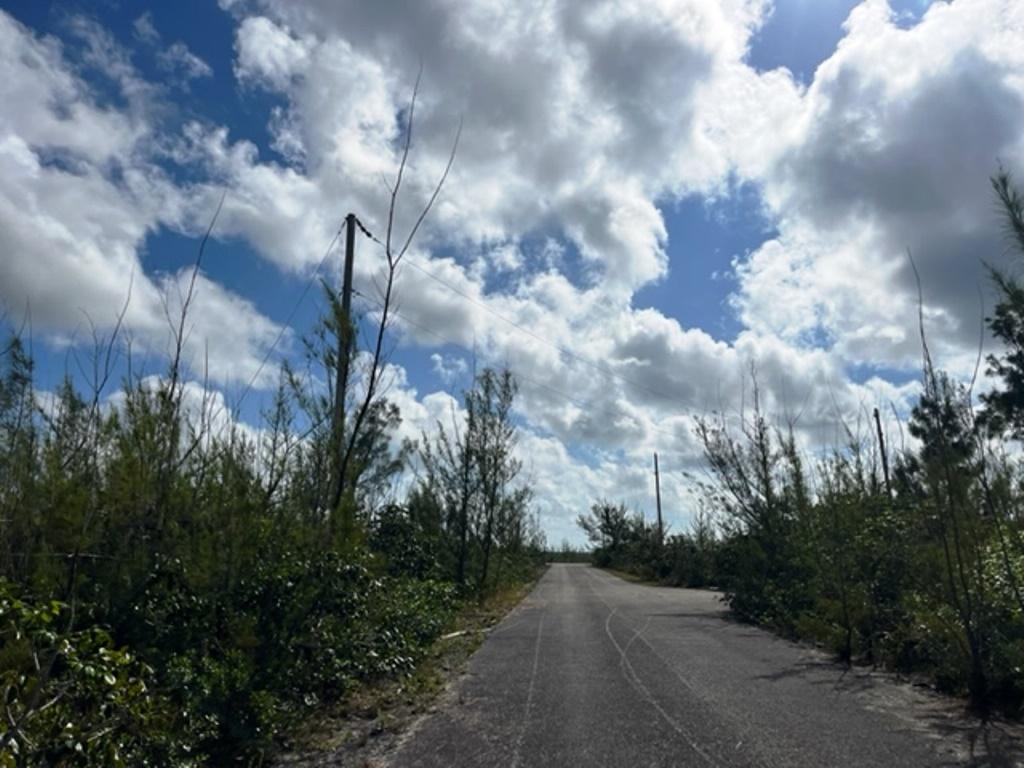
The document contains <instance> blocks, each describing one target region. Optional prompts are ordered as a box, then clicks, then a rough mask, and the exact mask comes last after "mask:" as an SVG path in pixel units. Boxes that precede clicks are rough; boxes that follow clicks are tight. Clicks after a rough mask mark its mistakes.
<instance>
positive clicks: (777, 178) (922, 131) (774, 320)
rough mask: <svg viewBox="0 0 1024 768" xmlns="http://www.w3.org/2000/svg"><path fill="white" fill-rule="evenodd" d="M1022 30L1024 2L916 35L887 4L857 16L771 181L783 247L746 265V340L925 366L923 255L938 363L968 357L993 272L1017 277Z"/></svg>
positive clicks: (937, 15) (948, 13)
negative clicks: (1010, 221)
mask: <svg viewBox="0 0 1024 768" xmlns="http://www.w3.org/2000/svg"><path fill="white" fill-rule="evenodd" d="M1022 25H1024V9H1022V8H1021V6H1020V5H1019V4H1015V3H1006V2H996V1H993V2H986V1H985V0H976V1H968V2H956V3H951V4H935V5H933V6H932V7H931V8H930V9H929V11H928V12H927V13H926V14H925V15H924V17H923V18H922V19H921V21H920V22H919V23H918V24H917V25H915V26H913V27H911V28H909V29H905V28H901V27H900V26H899V25H898V24H897V23H896V21H895V20H894V19H893V18H892V14H891V12H890V10H889V8H888V6H887V5H886V3H884V2H877V1H874V0H872V1H871V2H865V3H863V4H862V5H860V6H858V7H857V8H856V9H855V10H854V11H853V12H852V13H851V15H850V18H849V19H848V21H847V22H846V26H845V31H846V35H845V37H844V38H843V40H842V41H841V42H840V45H839V47H838V49H837V51H836V52H835V53H834V54H833V55H832V57H831V58H829V59H828V60H827V61H826V62H824V63H823V64H822V65H821V66H820V67H819V68H818V71H817V73H816V75H815V78H814V81H813V82H812V83H811V85H810V87H809V88H808V90H807V93H806V96H805V98H804V99H803V102H802V104H801V108H800V114H799V116H798V117H797V118H796V124H797V125H798V126H799V127H798V128H797V129H796V130H794V131H793V132H792V133H791V135H790V137H789V141H788V144H787V145H786V146H785V147H783V148H782V149H781V150H780V151H779V152H778V153H777V155H776V156H775V159H774V162H773V163H772V164H771V166H770V167H769V168H768V169H767V170H766V171H765V173H764V174H763V176H762V177H761V179H762V182H763V184H764V187H763V189H764V194H765V198H766V200H767V202H768V204H769V206H770V208H771V210H772V213H773V215H774V217H776V219H777V220H778V221H779V223H780V224H779V230H780V234H779V237H778V238H775V239H773V240H771V241H770V242H767V243H765V244H764V245H763V246H761V248H760V249H758V250H757V251H756V252H755V253H753V254H752V255H751V256H750V258H749V259H744V260H741V261H740V263H739V264H738V265H737V267H738V268H737V275H738V277H739V279H740V290H739V293H738V295H737V296H736V302H735V304H736V307H737V309H738V310H739V312H740V316H741V317H742V319H743V320H744V322H745V324H746V325H747V326H749V327H751V328H756V329H758V330H759V331H760V332H763V333H776V334H779V335H781V336H782V337H783V338H786V339H790V340H792V341H794V342H804V343H806V342H808V341H809V340H811V339H814V338H818V339H819V341H820V343H823V344H825V345H826V346H829V347H830V348H832V349H834V350H835V351H836V352H837V353H838V354H839V355H841V356H842V358H843V359H845V360H848V361H851V362H857V363H874V364H882V365H889V366H898V367H903V366H912V365H915V364H916V363H917V361H918V360H919V359H920V351H919V345H918V339H917V328H916V313H917V306H916V305H917V285H916V280H915V276H914V268H913V265H912V264H911V260H910V258H908V255H907V254H908V252H909V253H910V254H912V256H913V260H914V262H915V263H916V265H917V268H918V271H919V273H920V277H921V288H922V292H923V296H924V300H925V304H926V319H927V325H928V328H929V330H930V332H931V333H932V335H933V340H934V342H935V344H936V346H937V348H938V349H939V350H940V357H942V358H948V357H952V358H956V357H960V358H963V359H964V360H966V358H967V357H969V356H965V355H964V354H963V351H964V348H965V347H973V346H975V345H976V343H977V338H978V332H979V323H980V315H981V312H982V309H981V307H980V306H979V304H980V301H979V292H984V293H988V291H987V285H988V281H987V278H986V274H985V268H984V266H983V263H982V261H983V260H984V261H986V262H988V263H990V264H994V265H997V266H999V265H1003V264H1005V261H1004V260H1003V256H1004V247H1003V245H1004V244H1003V242H1002V241H1001V237H1000V225H999V221H998V217H997V214H996V213H995V206H994V204H993V196H992V193H991V189H990V187H989V185H988V176H989V175H991V174H992V173H994V172H995V170H996V169H997V164H998V163H1000V162H1001V163H1003V164H1004V165H1005V166H1006V167H1008V168H1010V169H1015V170H1018V171H1020V170H1024V131H1022V129H1021V125H1024V78H1022V73H1024V54H1022V50H1024V49H1022V48H1021V46H1020V41H1021V39H1022V38H1021V29H1022ZM989 301H991V300H990V299H989ZM961 372H962V371H961Z"/></svg>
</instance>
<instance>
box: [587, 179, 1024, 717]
mask: <svg viewBox="0 0 1024 768" xmlns="http://www.w3.org/2000/svg"><path fill="white" fill-rule="evenodd" d="M993 186H994V189H995V191H996V194H997V197H998V199H999V202H1000V204H1001V207H1002V209H1003V211H1004V212H1005V216H1006V222H1007V225H1008V226H1007V229H1008V231H1009V233H1010V235H1011V237H1012V240H1013V242H1014V244H1015V246H1016V248H1017V249H1018V250H1019V252H1020V253H1021V255H1024V198H1022V196H1021V194H1020V192H1018V191H1017V190H1016V189H1015V187H1014V185H1013V184H1012V182H1011V179H1010V178H1009V177H1008V176H1007V175H1006V174H1000V175H999V176H997V177H996V178H994V179H993ZM992 279H993V283H994V285H995V288H996V290H997V292H998V304H997V305H996V307H995V311H994V312H993V313H992V315H991V317H989V318H987V324H988V328H989V330H990V331H991V332H992V334H993V336H994V337H995V338H996V339H998V340H999V341H1001V342H1002V343H1003V345H1004V346H1003V349H1002V351H1001V352H999V353H997V354H993V355H990V356H989V357H988V358H987V361H986V365H987V370H988V373H989V374H990V376H991V377H992V378H993V379H994V380H995V381H996V382H997V385H996V387H995V388H994V389H993V390H992V391H990V392H988V393H985V394H982V395H981V396H980V398H977V399H976V398H974V397H973V396H972V391H971V384H970V383H967V382H960V381H956V380H955V379H954V378H952V377H951V376H950V375H948V374H947V373H945V372H943V371H942V370H940V369H939V368H938V367H937V365H936V363H935V361H934V360H933V359H932V357H931V355H930V352H929V349H928V345H927V336H926V334H925V332H924V328H922V329H921V338H922V345H923V352H924V367H923V368H924V370H923V382H922V384H923V386H922V392H921V395H920V399H919V401H918V402H917V404H916V406H915V407H914V408H913V411H912V413H911V414H910V415H909V419H908V423H907V425H906V430H907V432H908V433H909V435H910V436H911V438H912V440H911V441H910V443H912V447H907V448H901V449H900V450H897V451H894V450H892V448H891V447H887V446H885V444H884V438H883V437H882V430H881V428H880V427H879V428H877V429H875V428H874V427H875V424H874V423H872V424H871V428H869V429H868V430H865V432H864V433H863V434H860V433H855V432H854V431H853V430H851V429H846V430H845V434H846V435H847V440H846V442H845V444H844V445H840V446H837V447H835V448H834V449H833V450H831V451H830V452H828V453H827V454H815V455H813V456H808V455H807V454H805V453H804V452H803V451H801V450H800V448H799V447H798V445H797V439H796V436H795V434H794V430H793V428H792V427H791V426H781V427H776V426H775V425H773V424H771V423H769V420H768V419H767V418H766V416H765V414H764V413H763V411H762V409H761V405H760V402H759V398H758V396H757V393H756V382H755V397H754V403H753V410H752V412H750V413H748V414H742V415H740V417H739V419H737V420H733V421H729V420H728V419H726V418H725V417H716V418H706V419H701V420H698V422H697V427H696V435H697V437H698V439H699V441H700V444H701V445H702V446H703V451H704V457H705V460H706V464H707V469H708V474H707V476H706V477H705V478H704V479H696V478H690V479H691V485H692V488H693V490H695V491H696V496H697V498H698V499H699V514H698V515H697V516H696V520H695V522H694V526H693V530H692V531H690V532H687V533H681V534H676V535H673V536H670V537H668V538H667V539H665V540H662V539H661V537H660V535H659V532H658V531H657V529H655V528H653V527H651V526H649V525H646V524H645V523H644V521H643V520H642V518H640V517H638V516H631V515H630V514H629V513H628V511H627V510H626V509H625V507H623V506H621V505H616V504H613V503H609V502H603V501H602V502H598V503H596V504H595V505H594V506H593V508H592V509H591V511H590V513H589V514H587V515H583V516H581V518H580V524H581V525H582V526H583V528H584V529H585V531H586V532H587V534H588V535H589V537H590V539H591V541H592V542H593V543H594V545H595V550H594V562H595V563H596V564H598V565H601V566H607V567H614V568H620V569H625V570H629V571H632V572H634V573H637V574H639V575H641V576H643V577H645V578H648V579H654V580H658V581H663V582H666V583H671V584H677V585H686V586H706V585H712V584H713V585H718V586H719V587H721V588H722V589H723V590H724V593H725V596H726V598H727V600H728V602H729V605H730V606H731V607H732V610H733V611H734V612H735V613H736V614H737V615H738V616H740V617H742V618H743V619H746V620H749V621H753V622H757V623H761V624H764V625H767V626H770V627H772V628H774V629H776V630H777V631H780V632H782V633H784V634H786V635H789V636H792V637H798V638H804V639H809V640H813V641H817V642H820V643H822V644H824V645H826V646H827V647H829V648H831V649H832V650H834V651H835V652H836V653H837V654H838V655H839V656H840V657H841V658H842V659H845V660H848V661H863V662H869V663H877V664H882V665H885V666H887V667H889V668H893V669H897V670H904V671H908V672H915V673H927V674H929V675H930V676H931V677H932V679H933V680H934V681H935V682H936V683H937V684H938V685H939V686H940V687H941V688H942V689H944V690H947V691H951V692H957V693H964V694H966V695H968V696H969V698H970V701H971V703H972V705H974V706H975V707H977V708H978V709H981V710H985V709H988V708H991V707H993V706H996V707H999V708H1001V709H1003V710H1004V711H1008V712H1011V713H1016V714H1019V713H1020V712H1021V711H1022V707H1024V465H1022V463H1021V452H1020V442H1021V440H1022V439H1024V286H1022V285H1021V283H1020V282H1018V281H1017V280H1016V279H1015V278H1014V277H1012V276H1010V275H1008V274H1004V273H1001V272H997V271H992ZM874 418H875V419H878V415H877V413H876V414H875V415H874Z"/></svg>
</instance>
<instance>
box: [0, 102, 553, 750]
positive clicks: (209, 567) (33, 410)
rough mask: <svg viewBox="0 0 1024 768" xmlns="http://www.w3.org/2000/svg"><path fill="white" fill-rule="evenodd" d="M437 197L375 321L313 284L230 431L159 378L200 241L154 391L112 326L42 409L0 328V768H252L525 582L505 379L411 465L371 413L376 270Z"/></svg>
mask: <svg viewBox="0 0 1024 768" xmlns="http://www.w3.org/2000/svg"><path fill="white" fill-rule="evenodd" d="M414 106H415V93H414V96H413V102H412V105H411V106H410V109H409V115H408V119H407V134H406V144H405V152H404V155H403V157H402V164H401V167H400V168H399V171H398V174H397V178H396V181H395V183H394V184H393V185H392V186H391V187H390V190H391V210H390V214H389V216H388V218H387V221H389V222H393V220H394V210H395V203H396V200H397V198H398V195H399V189H400V187H401V181H402V171H403V170H404V168H405V163H406V158H407V156H408V152H409V140H410V136H411V126H412V109H413V107H414ZM456 143H457V139H456ZM454 154H455V149H454V146H453V149H452V158H454ZM450 165H451V160H449V167H450ZM445 175H447V170H446V171H445ZM443 181H444V176H442V177H441V180H440V181H439V182H438V185H437V187H436V188H435V190H434V193H433V196H432V197H431V198H430V200H429V202H428V203H427V204H426V206H425V207H424V208H423V210H422V212H421V213H420V215H419V217H418V219H415V220H414V222H415V223H414V224H413V226H412V228H411V231H410V232H409V233H408V235H407V237H405V239H403V240H399V239H397V235H395V234H394V231H393V227H392V225H391V224H389V226H388V229H387V233H386V235H385V237H384V240H383V242H381V243H380V245H381V248H382V250H383V252H384V257H385V260H386V266H385V269H384V271H383V273H382V274H381V275H380V276H379V278H380V279H379V284H378V288H379V289H380V294H381V300H380V302H379V307H380V311H379V312H378V311H376V310H375V312H374V315H373V316H372V317H367V318H363V320H362V322H361V324H357V323H356V321H355V320H354V319H353V318H352V317H351V316H350V313H349V311H348V306H347V304H346V302H345V301H344V297H343V296H339V295H336V294H335V293H334V292H333V291H331V290H330V289H328V288H327V287H326V286H325V296H326V300H325V311H324V313H323V316H322V318H321V319H320V321H319V322H318V324H317V326H316V327H315V328H314V329H313V330H312V331H311V332H310V333H309V334H308V335H307V337H306V338H305V339H304V341H303V345H302V349H303V350H304V353H305V356H304V359H303V360H302V361H301V362H300V363H297V364H286V365H285V366H284V367H283V368H282V369H281V370H280V377H279V385H278V387H277V389H276V392H275V394H274V395H273V397H272V398H271V399H270V402H269V404H268V405H267V407H266V409H265V410H264V412H263V414H262V420H261V421H260V423H259V424H257V425H255V426H254V425H250V424H245V423H243V422H242V421H240V420H239V419H238V418H237V412H236V411H237V408H238V406H237V405H236V406H235V407H234V408H235V410H232V409H231V408H229V407H228V406H227V404H226V403H225V401H224V399H223V397H222V396H221V395H220V394H218V393H216V392H215V391H214V390H213V389H211V388H210V387H208V386H207V385H206V383H205V376H203V375H202V372H201V371H200V372H196V371H194V370H189V368H188V366H187V365H186V364H185V362H184V361H183V358H184V355H183V352H184V349H185V346H186V343H187V337H188V333H189V307H190V305H191V304H192V301H193V298H194V296H193V292H194V290H195V289H196V286H197V284H201V281H199V280H198V277H199V275H200V274H201V267H202V256H203V250H204V247H205V245H206V240H205V239H204V241H203V244H202V245H201V246H200V248H199V253H198V257H197V259H196V262H195V265H194V268H193V270H192V275H191V280H190V281H189V280H186V283H187V285H186V286H185V288H184V289H183V290H182V293H181V295H179V296H178V297H177V298H178V300H177V302H176V303H175V302H173V301H169V302H168V312H167V316H168V323H169V328H170V339H171V353H170V355H169V359H170V362H169V364H168V365H167V367H166V369H165V370H163V371H162V372H161V373H160V374H159V375H154V374H147V373H144V372H142V371H140V369H139V367H138V357H137V352H135V351H134V350H133V349H132V345H131V341H130V334H127V333H125V332H124V329H123V328H122V327H121V323H120V321H119V322H118V324H117V326H116V327H115V328H114V330H113V332H111V333H109V334H106V335H101V334H100V333H98V332H94V335H93V342H94V344H93V348H92V355H91V357H90V356H81V355H79V354H77V353H75V352H74V351H73V352H72V353H71V354H70V356H69V361H70V360H73V361H74V368H73V370H74V371H75V373H76V376H71V375H70V374H69V375H67V376H66V378H65V379H64V381H63V383H62V384H61V385H60V386H59V387H57V388H56V389H55V390H54V391H48V392H43V391H40V390H39V388H38V386H37V384H36V374H35V371H34V369H33V360H32V356H31V352H30V349H31V345H30V339H27V338H26V335H25V334H24V333H22V332H20V331H19V330H18V329H11V332H10V334H9V337H8V338H7V340H6V341H5V342H4V343H3V346H0V766H2V767H3V768H9V767H10V766H104V767H106V766H119V765H124V766H202V765H259V764H264V763H265V762H267V760H268V757H269V756H271V755H273V753H274V751H275V749H276V748H277V747H278V746H279V744H280V739H281V737H282V735H284V734H286V733H287V732H289V731H290V730H291V729H293V728H295V727H296V726H298V725H299V724H300V723H302V722H303V721H304V720H305V719H307V718H308V717H309V715H310V713H312V712H313V711H315V710H320V709H322V708H323V706H324V705H325V704H328V703H330V702H338V701H343V700H346V699H347V698H348V697H351V696H353V695H356V694H357V693H358V692H359V691H361V690H363V688H364V687H365V686H367V685H379V684H381V682H382V681H384V680H388V679H396V678H400V677H403V676H410V675H412V674H413V673H414V671H415V669H416V666H417V663H418V662H419V661H420V660H421V658H423V656H424V655H425V654H426V653H428V650H429V649H430V648H431V647H432V644H433V643H434V642H435V640H436V639H437V638H438V637H439V636H440V635H441V634H442V633H443V632H444V631H446V629H447V628H449V627H450V626H451V625H452V623H453V621H454V620H455V619H456V617H457V615H458V612H459V611H460V609H463V608H465V607H466V606H474V605H476V604H478V603H479V602H481V601H484V600H485V599H486V598H487V597H488V596H489V595H491V594H493V593H495V592H496V591H502V590H507V588H508V587H509V586H510V585H515V584H518V583H521V582H523V581H525V580H528V579H530V578H532V577H534V576H535V574H536V571H537V568H538V567H539V565H540V563H541V562H542V561H543V555H542V553H543V550H544V543H543V537H542V535H541V533H540V531H539V529H538V527H537V525H536V522H535V518H534V517H533V516H532V514H531V512H530V489H529V487H528V486H527V485H526V484H525V483H524V482H523V481H522V480H521V479H520V477H519V474H520V463H519V461H518V460H517V459H516V457H515V445H516V440H517V429H516V427H515V425H514V422H513V419H512V409H513V405H514V402H515V397H516V392H517V386H516V381H515V378H514V377H513V375H512V374H511V373H510V372H508V371H498V370H493V369H490V368H486V369H484V370H482V371H481V372H479V374H477V375H475V377H474V380H473V383H472V386H471V387H470V388H469V390H468V391H466V392H465V394H464V398H463V408H462V409H456V408H454V407H453V409H452V416H451V418H450V419H447V420H446V423H445V424H443V425H441V424H439V425H437V426H438V430H437V432H436V433H434V432H432V435H434V436H427V435H424V436H422V438H421V439H420V440H419V441H417V442H415V443H413V442H410V441H407V440H406V441H403V440H401V439H399V437H398V428H399V427H400V425H401V418H402V415H401V413H400V412H399V410H398V408H397V407H396V405H395V404H394V403H393V402H391V401H389V399H388V398H387V396H386V393H387V389H388V386H389V383H390V382H389V381H388V378H387V376H388V374H387V366H386V354H385V343H386V330H387V327H388V325H389V323H390V320H391V305H392V302H393V285H394V278H395V274H396V270H397V268H398V266H399V264H400V262H401V260H402V257H403V256H404V254H405V252H406V250H407V249H408V248H409V245H410V243H411V242H412V240H413V237H414V235H415V233H416V229H417V228H418V227H419V225H420V223H421V222H422V221H423V219H424V217H425V216H426V215H427V213H428V212H429V210H430V206H431V205H432V204H433V202H434V200H435V199H436V197H437V194H438V192H439V191H440V188H441V184H442V183H443ZM215 220H216V218H214V221H215ZM356 224H357V222H356V221H355V220H354V217H349V226H350V227H351V226H354V225H356ZM212 226H213V225H212V224H211V228H212ZM360 226H361V225H360ZM393 244H394V245H393ZM171 298H173V297H171ZM126 308H127V303H126ZM175 308H176V311H175ZM124 314H125V312H124V311H123V312H122V317H123V316H124ZM360 330H361V331H362V332H363V333H364V334H365V336H366V337H367V338H369V339H370V342H369V343H368V344H367V346H366V347H365V348H362V349H361V348H359V346H358V345H357V344H356V343H355V341H356V338H357V337H358V336H360V334H359V333H357V331H360ZM69 365H70V363H69ZM247 392H248V388H247V390H246V393H243V394H242V395H241V397H242V398H244V397H245V394H247Z"/></svg>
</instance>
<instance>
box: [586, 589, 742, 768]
mask: <svg viewBox="0 0 1024 768" xmlns="http://www.w3.org/2000/svg"><path fill="white" fill-rule="evenodd" d="M584 573H586V574H587V575H588V576H589V577H590V578H591V579H593V580H594V581H598V582H599V581H600V580H599V579H597V577H596V576H594V575H593V574H592V573H590V571H584ZM590 591H591V592H593V594H594V596H595V597H596V598H597V599H598V600H600V601H601V602H602V603H603V604H604V606H605V608H607V609H608V618H606V619H605V621H604V631H605V634H606V635H608V639H609V640H611V642H612V645H613V646H615V650H616V651H618V652H619V667H620V669H622V671H623V676H624V677H625V678H626V681H627V682H628V683H629V684H630V685H631V686H632V687H633V688H634V690H636V692H637V693H639V694H640V695H641V696H642V697H643V698H644V699H646V700H647V702H648V703H649V704H650V705H651V706H652V707H654V709H655V710H657V712H658V714H659V715H661V718H662V720H664V721H665V722H666V723H668V725H669V726H670V727H671V728H672V730H674V731H675V732H676V735H678V736H679V737H680V738H681V739H683V741H685V742H686V743H687V744H688V745H689V747H690V748H691V749H692V750H693V751H694V752H696V753H697V754H698V755H700V756H701V757H703V758H704V760H705V761H706V762H707V763H708V764H709V765H712V766H715V768H723V765H722V763H720V762H719V761H718V760H717V759H716V758H715V757H714V756H713V755H711V754H710V753H709V752H707V750H705V749H704V748H703V747H701V746H700V744H699V743H698V742H697V740H696V738H694V736H693V735H692V734H691V733H690V732H689V731H688V730H687V729H686V728H684V727H683V726H682V725H681V724H680V723H679V722H678V721H677V720H676V719H675V718H674V717H672V715H670V714H669V713H668V712H667V711H665V708H664V707H663V706H662V705H661V702H659V701H658V700H657V698H655V696H654V694H652V693H651V691H650V689H649V688H648V687H647V686H646V685H644V682H643V680H641V679H640V676H639V675H638V674H637V672H636V669H634V668H633V665H632V664H631V663H630V661H629V658H627V656H626V652H627V651H628V650H629V647H630V646H631V645H632V644H633V641H634V640H636V639H637V637H639V636H640V635H641V633H642V632H643V631H644V629H646V628H647V625H646V624H645V625H644V627H643V628H642V629H639V630H635V631H634V634H633V637H631V638H630V640H629V642H628V643H627V644H626V646H625V648H623V647H622V646H621V645H619V642H618V641H617V640H616V639H615V635H614V634H613V633H612V631H611V621H612V618H613V617H614V616H615V614H616V612H617V611H618V608H613V607H612V606H611V605H609V604H608V601H607V600H605V599H604V598H603V597H602V596H601V595H600V593H598V591H597V590H596V589H594V586H593V584H592V583H591V584H590ZM623 621H625V619H623ZM647 622H648V623H650V617H648V619H647Z"/></svg>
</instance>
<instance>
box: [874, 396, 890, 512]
mask: <svg viewBox="0 0 1024 768" xmlns="http://www.w3.org/2000/svg"><path fill="white" fill-rule="evenodd" d="M875 431H876V432H878V451H879V453H880V454H881V455H882V476H883V477H884V478H885V492H886V494H887V495H889V496H892V484H891V482H890V481H889V456H888V454H886V452H885V436H884V435H883V434H882V419H881V417H879V415H878V409H877V408H875Z"/></svg>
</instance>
